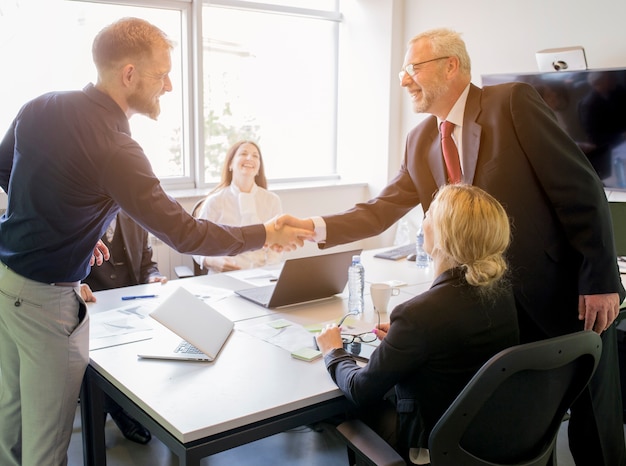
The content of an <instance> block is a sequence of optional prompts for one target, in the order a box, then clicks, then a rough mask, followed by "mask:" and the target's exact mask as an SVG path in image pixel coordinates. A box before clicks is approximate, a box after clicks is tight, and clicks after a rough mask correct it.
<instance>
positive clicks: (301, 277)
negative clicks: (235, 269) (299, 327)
mask: <svg viewBox="0 0 626 466" xmlns="http://www.w3.org/2000/svg"><path fill="white" fill-rule="evenodd" d="M360 253H361V250H360V249H357V250H353V251H343V252H336V253H332V254H322V255H317V256H310V257H301V258H298V259H288V260H286V261H285V264H284V265H283V268H282V270H281V272H280V276H279V277H278V280H277V281H276V284H273V285H266V286H257V287H253V288H246V289H243V290H236V291H235V293H237V294H238V295H239V296H241V297H242V298H246V299H248V300H250V301H252V302H254V303H256V304H260V305H261V306H264V307H268V308H275V307H282V306H289V305H291V304H299V303H304V302H307V301H315V300H318V299H325V298H330V297H331V296H333V295H336V294H337V293H341V292H342V291H343V289H344V288H345V287H346V283H347V282H348V267H350V264H351V263H352V256H354V255H357V254H360Z"/></svg>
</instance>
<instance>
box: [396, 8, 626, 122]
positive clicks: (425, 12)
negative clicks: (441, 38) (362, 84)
mask: <svg viewBox="0 0 626 466" xmlns="http://www.w3.org/2000/svg"><path fill="white" fill-rule="evenodd" d="M625 17H626V2H624V1H618V0H595V1H591V0H472V1H467V0H448V1H447V2H445V5H443V4H442V3H441V2H433V1H430V0H406V16H405V25H404V30H405V32H406V33H405V37H404V43H405V44H406V42H407V41H408V40H409V39H410V38H411V37H412V36H414V35H416V34H417V33H419V32H421V31H424V30H426V29H431V28H434V27H449V28H451V29H454V30H456V31H459V32H460V33H462V36H463V39H464V40H465V43H466V44H467V48H468V51H469V54H470V57H471V59H472V75H473V82H474V83H476V84H479V85H480V84H481V80H480V76H481V75H483V74H491V73H514V72H532V71H538V68H537V63H536V60H535V52H537V51H538V50H543V49H547V48H555V47H568V46H573V45H580V46H582V47H584V49H585V54H586V57H587V65H588V67H589V68H613V67H622V66H626V28H624V18H625ZM400 65H401V63H400V64H399V65H398V67H399V66H400ZM402 115H403V118H402V129H403V132H404V133H405V134H406V132H407V131H408V130H409V129H411V128H412V127H413V126H414V124H415V122H416V121H419V117H418V116H416V115H414V114H412V112H411V108H410V105H409V101H408V99H404V100H403V103H402Z"/></svg>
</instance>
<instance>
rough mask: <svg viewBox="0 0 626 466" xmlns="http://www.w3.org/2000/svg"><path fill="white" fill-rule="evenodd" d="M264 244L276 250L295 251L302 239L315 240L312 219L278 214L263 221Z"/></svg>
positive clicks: (300, 244)
mask: <svg viewBox="0 0 626 466" xmlns="http://www.w3.org/2000/svg"><path fill="white" fill-rule="evenodd" d="M264 225H265V235H266V237H265V246H266V247H269V248H271V249H272V250H274V251H276V252H283V251H295V250H296V249H298V248H299V247H302V246H303V245H304V241H306V240H308V241H315V231H314V228H315V226H314V224H313V220H311V219H310V218H305V219H300V218H296V217H292V216H291V215H287V214H284V215H278V216H276V217H274V218H273V219H271V220H268V221H267V222H265V224H264Z"/></svg>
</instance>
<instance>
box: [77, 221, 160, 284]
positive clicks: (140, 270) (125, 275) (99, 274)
mask: <svg viewBox="0 0 626 466" xmlns="http://www.w3.org/2000/svg"><path fill="white" fill-rule="evenodd" d="M117 229H118V233H119V232H121V237H122V245H121V246H122V248H123V250H124V254H123V256H124V257H123V258H120V259H118V260H123V262H124V264H123V265H119V266H116V265H114V263H113V261H105V262H103V264H102V265H101V266H97V265H94V266H93V267H91V272H90V273H89V275H88V276H87V278H85V279H84V280H83V282H84V283H87V284H88V285H89V287H90V288H91V289H92V290H93V291H100V290H108V289H111V288H119V287H122V286H131V285H139V284H142V283H148V281H149V280H150V277H153V276H161V273H160V272H159V268H158V266H157V263H156V262H154V261H153V260H152V247H151V246H150V242H149V241H148V232H147V231H146V230H145V229H144V228H142V227H141V226H140V225H139V224H137V223H136V222H135V221H134V220H133V219H132V218H130V217H129V216H128V215H127V214H126V213H124V212H123V211H120V212H119V213H118V214H117ZM122 267H123V268H124V270H123V271H120V268H122Z"/></svg>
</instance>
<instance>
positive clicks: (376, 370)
mask: <svg viewBox="0 0 626 466" xmlns="http://www.w3.org/2000/svg"><path fill="white" fill-rule="evenodd" d="M461 274H462V273H461V272H460V269H451V270H448V271H446V272H444V273H443V274H441V275H440V276H439V277H437V278H436V279H435V281H434V282H433V284H432V286H431V288H430V289H429V290H428V291H426V292H425V293H422V294H420V295H418V296H416V297H414V298H413V299H411V300H409V301H407V302H405V303H403V304H401V305H399V306H397V307H396V308H395V309H394V310H393V312H392V313H391V316H390V321H391V325H390V329H389V333H388V334H387V336H386V337H385V338H384V339H383V340H382V341H381V343H380V346H379V348H378V349H377V350H376V351H374V353H373V354H372V357H371V358H370V361H369V363H368V364H367V365H366V366H365V367H364V368H362V369H361V368H359V367H358V366H357V365H356V362H355V361H354V360H353V359H352V358H351V357H350V356H349V355H348V353H346V352H345V351H344V350H333V351H332V352H331V353H329V354H327V355H326V357H325V362H326V366H327V368H328V371H329V372H330V374H331V376H332V378H333V380H334V381H335V382H336V383H337V385H338V386H339V388H341V390H342V391H343V392H344V393H345V395H346V397H347V398H348V399H350V400H351V401H353V402H354V403H356V404H357V405H359V406H363V405H367V404H368V403H372V402H375V401H378V400H381V399H382V398H383V396H384V395H385V393H387V391H389V389H391V388H392V387H394V386H395V393H396V397H397V412H398V419H399V424H398V426H399V429H398V432H397V434H398V439H399V443H400V445H398V451H399V452H400V453H401V454H403V455H407V454H408V450H409V448H410V447H416V446H421V447H428V435H429V434H430V431H431V429H432V427H433V426H434V424H435V423H436V422H437V420H438V419H439V418H440V417H441V415H442V414H443V413H444V411H445V410H446V409H447V408H448V406H450V404H451V403H452V401H453V400H454V398H455V397H456V396H457V395H458V394H459V393H460V391H461V390H462V389H463V387H464V386H465V385H466V383H467V382H468V381H469V379H470V378H471V377H472V376H473V375H474V374H475V373H476V371H477V370H478V369H479V368H480V367H481V366H482V365H483V364H484V363H485V362H486V361H487V359H489V358H490V357H491V356H493V355H494V354H496V353H497V352H498V351H500V350H502V349H504V348H508V347H510V346H513V345H515V344H517V343H518V338H519V335H518V328H517V312H516V309H515V300H514V298H513V293H512V291H511V290H510V289H509V288H506V289H504V290H503V291H502V292H501V293H500V294H499V295H497V297H496V298H495V299H493V300H488V299H482V300H481V298H480V297H479V295H478V293H477V292H476V289H475V288H474V287H472V286H470V285H468V284H467V282H466V281H465V279H464V278H463V277H462V275H461Z"/></svg>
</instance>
